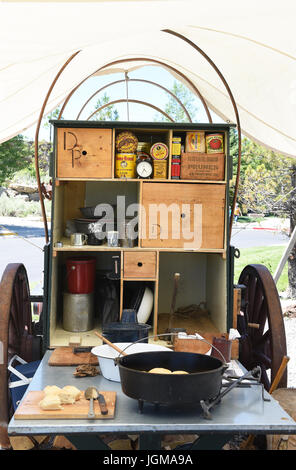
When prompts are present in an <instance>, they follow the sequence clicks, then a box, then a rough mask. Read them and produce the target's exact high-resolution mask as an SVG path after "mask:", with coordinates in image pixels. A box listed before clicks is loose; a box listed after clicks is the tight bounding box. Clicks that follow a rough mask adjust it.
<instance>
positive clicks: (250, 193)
mask: <svg viewBox="0 0 296 470" xmlns="http://www.w3.org/2000/svg"><path fill="white" fill-rule="evenodd" d="M230 145H231V148H230V154H231V156H232V157H233V168H234V172H233V173H234V175H233V176H234V177H233V179H232V181H231V190H230V196H231V197H233V191H234V185H235V178H236V173H237V164H238V137H237V131H236V130H234V129H232V130H231V132H230ZM292 164H293V161H292V159H291V158H289V157H285V156H283V155H280V154H278V153H276V152H273V151H272V150H269V149H267V148H265V147H262V146H261V145H259V144H257V143H256V142H253V141H251V140H249V139H247V138H243V139H242V158H241V168H240V183H239V188H238V202H239V204H240V206H241V208H242V211H243V213H245V214H246V213H247V212H248V211H250V210H251V211H254V212H260V213H265V214H268V213H273V214H278V215H284V214H285V213H287V209H286V207H285V203H286V202H287V201H288V200H289V197H290V193H291V188H292V186H291V167H292Z"/></svg>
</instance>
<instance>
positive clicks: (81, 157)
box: [56, 128, 112, 178]
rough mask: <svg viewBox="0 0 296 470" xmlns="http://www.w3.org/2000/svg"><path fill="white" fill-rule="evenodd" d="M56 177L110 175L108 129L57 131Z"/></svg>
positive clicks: (104, 176)
mask: <svg viewBox="0 0 296 470" xmlns="http://www.w3.org/2000/svg"><path fill="white" fill-rule="evenodd" d="M57 134H58V135H57V142H58V143H57V170H56V174H57V177H58V178H111V177H112V130H111V129H84V128H81V129H80V128H75V129H74V128H60V129H58V130H57Z"/></svg>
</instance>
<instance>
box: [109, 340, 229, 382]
mask: <svg viewBox="0 0 296 470" xmlns="http://www.w3.org/2000/svg"><path fill="white" fill-rule="evenodd" d="M178 334H179V333H160V334H158V335H153V336H146V337H145V338H141V339H138V340H137V341H134V342H133V343H131V344H129V345H128V346H126V347H125V348H124V349H123V350H122V354H123V353H124V352H125V351H126V350H127V349H128V348H129V347H130V346H132V345H133V344H136V343H140V342H142V341H143V339H149V338H156V337H157V336H173V335H175V336H176V335H178ZM196 339H198V340H199V341H203V342H204V343H207V344H208V345H209V346H211V347H212V348H214V349H215V350H216V351H217V352H218V353H219V354H220V356H221V357H222V362H223V365H224V368H223V373H224V371H225V370H226V369H227V368H228V365H227V361H226V359H225V357H224V356H223V354H222V352H221V351H219V349H218V348H216V347H215V346H214V345H213V344H212V343H210V342H209V341H207V340H206V339H204V338H200V337H198V336H196ZM119 358H120V356H118V357H116V358H115V359H114V363H115V365H118V361H119Z"/></svg>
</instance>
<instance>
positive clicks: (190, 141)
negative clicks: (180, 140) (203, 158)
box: [186, 131, 206, 153]
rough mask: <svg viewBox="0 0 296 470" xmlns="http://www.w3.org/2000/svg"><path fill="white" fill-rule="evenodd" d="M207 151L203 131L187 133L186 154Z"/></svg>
mask: <svg viewBox="0 0 296 470" xmlns="http://www.w3.org/2000/svg"><path fill="white" fill-rule="evenodd" d="M205 150H206V144H205V133H204V132H202V131H195V132H186V152H201V153H204V152H205Z"/></svg>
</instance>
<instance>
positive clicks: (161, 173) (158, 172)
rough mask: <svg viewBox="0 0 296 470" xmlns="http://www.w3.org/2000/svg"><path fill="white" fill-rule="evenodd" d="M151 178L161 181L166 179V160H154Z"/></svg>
mask: <svg viewBox="0 0 296 470" xmlns="http://www.w3.org/2000/svg"><path fill="white" fill-rule="evenodd" d="M153 178H155V179H161V180H163V179H166V178H167V161H166V160H154V162H153Z"/></svg>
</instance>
